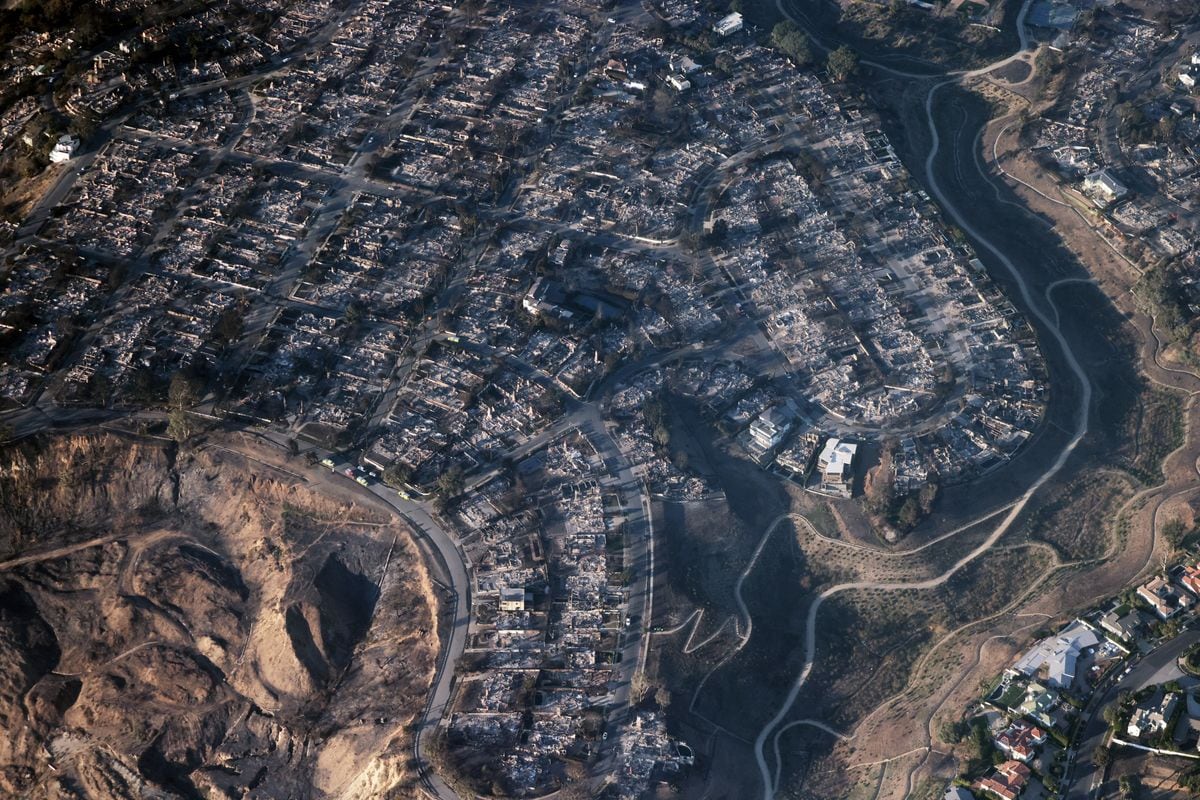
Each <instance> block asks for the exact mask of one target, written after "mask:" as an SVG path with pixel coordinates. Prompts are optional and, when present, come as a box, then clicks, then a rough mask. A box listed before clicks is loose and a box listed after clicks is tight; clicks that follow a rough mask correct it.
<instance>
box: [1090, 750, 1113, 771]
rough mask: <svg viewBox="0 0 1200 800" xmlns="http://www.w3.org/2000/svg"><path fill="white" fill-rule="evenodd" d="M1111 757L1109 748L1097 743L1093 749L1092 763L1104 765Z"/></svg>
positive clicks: (1099, 765) (1098, 765)
mask: <svg viewBox="0 0 1200 800" xmlns="http://www.w3.org/2000/svg"><path fill="white" fill-rule="evenodd" d="M1109 758H1110V756H1109V752H1108V748H1107V747H1105V746H1104V745H1102V744H1099V745H1096V749H1095V750H1093V751H1092V763H1093V764H1095V765H1096V766H1097V767H1103V766H1105V765H1107V764H1108V760H1109Z"/></svg>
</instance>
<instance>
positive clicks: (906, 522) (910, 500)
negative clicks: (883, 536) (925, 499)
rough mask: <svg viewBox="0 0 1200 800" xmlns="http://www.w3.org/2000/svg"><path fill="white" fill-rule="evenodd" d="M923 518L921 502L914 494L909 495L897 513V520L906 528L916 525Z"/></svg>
mask: <svg viewBox="0 0 1200 800" xmlns="http://www.w3.org/2000/svg"><path fill="white" fill-rule="evenodd" d="M920 519H921V504H920V502H918V501H917V498H916V497H915V496H914V495H911V494H910V495H909V496H908V497H906V498H904V503H903V504H902V505H901V506H900V511H899V512H897V514H896V520H897V522H899V523H900V524H901V525H902V526H903V527H904V528H905V529H908V528H911V527H912V526H914V525H916V524H917V522H918V521H919V520H920Z"/></svg>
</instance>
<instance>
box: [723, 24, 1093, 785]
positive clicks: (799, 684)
mask: <svg viewBox="0 0 1200 800" xmlns="http://www.w3.org/2000/svg"><path fill="white" fill-rule="evenodd" d="M1029 6H1030V2H1029V0H1026V2H1025V3H1024V4H1023V5H1022V8H1021V11H1020V13H1019V14H1018V16H1017V31H1018V35H1019V37H1020V40H1021V49H1020V50H1019V51H1018V52H1017V53H1014V54H1013V55H1011V56H1009V57H1007V58H1005V59H1001V60H1000V61H997V62H995V63H993V64H991V65H988V66H986V67H982V68H980V69H977V70H971V71H966V72H961V73H951V74H952V75H953V77H946V78H944V79H943V80H941V81H939V82H937V83H935V84H933V85H932V86H931V87H930V89H929V91H928V93H927V94H926V96H925V117H926V120H927V122H928V126H929V133H930V142H931V144H930V148H929V153H928V155H927V156H926V158H925V173H926V180H927V185H928V187H929V190H930V193H931V194H932V195H933V197H934V198H935V199H936V200H937V201H938V203H939V205H940V207H941V208H942V209H943V211H944V212H945V213H946V214H947V215H948V216H949V217H950V218H951V219H952V220H953V221H954V223H955V224H956V225H958V226H959V227H960V228H961V229H962V230H963V231H965V232H966V233H967V234H968V235H970V236H971V237H972V239H973V240H974V241H975V242H977V243H978V245H979V246H980V247H982V248H983V249H985V250H987V251H988V252H989V253H990V254H991V255H992V256H993V257H994V258H995V259H996V260H997V261H998V262H999V263H1000V264H1002V265H1003V266H1004V268H1005V269H1006V270H1007V271H1008V273H1009V274H1010V276H1011V277H1012V279H1013V281H1014V283H1015V284H1016V286H1017V288H1018V291H1019V292H1020V293H1021V297H1022V299H1023V300H1024V302H1025V305H1026V307H1027V308H1028V309H1029V312H1030V313H1032V314H1033V315H1034V316H1035V317H1037V319H1038V321H1039V322H1041V323H1042V325H1043V326H1044V327H1045V329H1046V330H1047V331H1048V332H1049V333H1050V335H1051V337H1052V338H1053V339H1054V341H1055V343H1056V344H1057V345H1058V347H1059V348H1060V350H1061V352H1062V354H1063V357H1064V359H1065V360H1066V363H1067V367H1068V368H1069V370H1070V372H1071V374H1072V375H1073V376H1074V377H1075V379H1076V380H1077V381H1078V382H1079V386H1080V390H1081V391H1080V397H1079V405H1078V409H1077V410H1076V414H1075V430H1074V432H1073V434H1072V436H1071V439H1070V441H1068V442H1067V444H1066V445H1065V446H1064V447H1063V449H1062V450H1061V451H1060V452H1059V454H1058V457H1057V458H1056V459H1055V460H1054V462H1053V463H1052V464H1051V465H1050V466H1049V467H1048V468H1047V469H1046V470H1045V471H1044V472H1042V474H1041V475H1040V476H1039V477H1038V478H1037V480H1036V481H1034V482H1033V484H1032V485H1030V486H1029V488H1028V489H1026V490H1025V492H1024V493H1023V494H1022V495H1021V496H1020V498H1019V499H1018V500H1017V501H1016V502H1015V503H1013V504H1012V505H1011V506H1009V508H1008V513H1007V514H1006V515H1005V516H1004V518H1003V520H1002V521H1001V522H1000V523H999V525H997V526H996V528H995V529H994V530H993V531H992V532H991V533H990V534H989V535H988V537H987V538H986V539H985V540H984V541H983V542H982V543H981V544H980V545H978V546H977V547H976V548H975V549H974V550H972V551H971V552H969V553H968V554H966V555H965V556H963V557H962V558H960V559H959V560H958V561H956V562H955V563H954V564H953V565H952V566H951V567H950V568H949V569H947V570H946V571H945V572H943V573H942V574H940V575H937V576H935V577H933V578H929V579H926V580H921V581H908V582H894V583H893V582H880V581H850V582H846V583H839V584H835V585H834V586H830V587H829V588H827V589H825V590H824V591H822V592H821V593H820V594H819V595H817V597H816V598H815V599H814V600H813V602H812V603H811V605H810V606H809V608H808V614H807V617H806V620H805V634H804V663H803V666H802V667H801V670H800V673H799V675H797V677H796V679H795V681H794V682H793V683H792V686H791V689H790V690H789V691H788V694H787V696H786V697H785V698H784V700H783V702H782V703H781V704H780V707H779V708H778V709H777V711H776V713H775V715H774V716H773V717H772V718H771V719H770V720H769V721H768V722H767V724H766V725H764V726H763V728H762V729H761V730H760V731H759V734H758V736H757V738H756V739H755V743H754V757H755V761H756V763H757V765H758V769H759V775H760V777H761V779H762V786H763V793H762V797H763V800H772V798H773V797H774V796H775V795H776V793H777V791H778V788H779V786H778V784H779V770H778V769H776V770H775V772H774V773H773V772H772V770H771V768H770V765H769V764H768V761H767V757H766V753H765V749H766V743H767V740H768V739H769V738H771V737H772V735H773V734H775V735H776V740H775V741H776V744H777V742H778V738H777V736H778V733H779V732H782V729H780V724H781V723H782V722H783V720H784V719H785V718H786V717H787V715H788V714H790V713H791V711H792V707H793V706H794V705H795V702H796V699H797V697H798V696H799V694H800V690H801V689H802V688H803V687H804V685H805V683H806V682H807V681H808V677H809V675H810V673H811V672H812V668H813V664H814V663H815V660H816V650H817V634H816V628H817V617H818V615H819V614H820V611H821V607H822V605H823V604H824V602H825V601H826V600H828V599H829V598H831V597H835V596H837V595H839V594H842V593H845V592H850V591H858V590H864V589H870V590H875V591H885V592H896V591H911V590H924V589H935V588H937V587H939V586H942V585H943V584H945V583H946V582H947V581H948V580H950V578H952V577H953V576H954V575H955V574H956V573H957V572H958V571H959V570H961V569H962V568H963V567H965V566H967V565H968V564H970V563H971V562H973V561H974V560H976V559H977V558H979V557H980V556H982V555H983V554H985V553H987V552H988V551H989V550H991V549H992V548H993V547H994V546H995V545H996V543H997V542H998V541H999V540H1000V538H1001V537H1003V536H1004V535H1005V534H1006V533H1008V531H1009V529H1010V528H1011V527H1012V525H1013V523H1014V522H1015V521H1016V520H1017V518H1018V517H1019V516H1020V514H1021V512H1023V511H1024V510H1025V507H1026V506H1027V505H1028V503H1029V501H1030V500H1031V499H1032V498H1033V496H1034V495H1035V494H1036V493H1037V492H1038V490H1040V489H1041V488H1042V487H1043V486H1044V485H1045V484H1046V483H1047V482H1048V481H1050V480H1051V479H1052V478H1053V477H1054V476H1055V475H1057V474H1058V472H1059V471H1060V470H1061V469H1062V468H1063V466H1064V465H1065V464H1066V462H1067V460H1068V459H1069V458H1070V456H1071V454H1072V453H1073V452H1074V451H1075V449H1076V448H1077V447H1078V445H1079V442H1080V441H1081V440H1082V439H1083V437H1084V436H1085V435H1086V434H1087V431H1088V423H1089V414H1090V409H1091V401H1092V383H1091V380H1090V379H1089V378H1088V376H1087V373H1086V372H1085V371H1084V369H1083V366H1082V365H1081V364H1080V362H1079V359H1078V357H1077V356H1076V355H1075V352H1074V350H1073V349H1072V348H1071V345H1070V342H1068V341H1067V338H1066V337H1065V336H1064V335H1063V333H1062V331H1061V330H1060V328H1059V325H1058V310H1057V306H1056V305H1055V304H1054V302H1053V299H1052V298H1047V301H1046V305H1048V307H1049V310H1050V312H1052V313H1053V317H1052V316H1051V314H1050V313H1047V307H1046V306H1044V305H1043V303H1042V302H1039V299H1038V298H1036V297H1035V296H1034V295H1033V292H1032V291H1031V290H1030V288H1029V284H1028V283H1027V282H1026V280H1025V277H1024V275H1022V274H1021V271H1020V269H1018V268H1017V266H1016V264H1015V263H1014V262H1013V261H1012V260H1011V259H1010V258H1009V257H1008V256H1007V255H1006V254H1005V253H1004V252H1003V251H1002V250H1001V249H1000V247H999V246H997V245H996V244H994V243H993V242H992V241H991V240H990V239H989V238H988V237H986V236H985V235H983V233H982V232H980V231H979V230H978V229H977V228H976V227H975V226H974V225H972V224H971V223H970V222H969V221H968V220H967V219H966V218H965V217H964V215H963V214H962V212H961V211H960V210H959V209H958V207H957V206H955V205H954V203H952V202H951V201H950V200H949V198H948V197H947V196H946V193H945V192H944V191H943V189H942V187H941V184H940V183H939V181H938V178H937V174H936V172H935V170H934V161H935V160H936V158H937V156H938V153H939V151H940V149H941V137H940V134H939V132H938V129H937V123H936V121H935V118H934V114H933V103H934V99H935V98H936V96H937V93H938V91H939V90H940V89H942V88H943V87H945V86H948V85H950V84H953V83H956V82H958V81H960V80H961V79H963V78H972V77H978V76H982V75H985V74H986V73H988V72H990V71H992V70H994V69H999V68H1002V67H1004V66H1006V65H1008V64H1010V63H1012V62H1013V61H1016V60H1024V59H1025V58H1026V57H1027V55H1028V53H1027V51H1028V50H1029V41H1028V38H1027V35H1026V32H1025V25H1024V21H1025V16H1026V14H1027V12H1028V10H1029ZM779 9H780V11H782V12H783V13H784V14H787V10H786V9H785V7H784V5H783V0H779ZM788 16H789V17H790V15H788ZM875 66H876V67H877V68H880V69H882V70H885V71H888V72H891V73H893V74H895V73H896V71H895V70H892V69H890V68H888V67H884V66H882V65H875ZM914 77H915V76H914ZM1031 77H1032V76H1030V77H1028V78H1026V80H1029V79H1031ZM740 583H741V582H740V581H739V588H740Z"/></svg>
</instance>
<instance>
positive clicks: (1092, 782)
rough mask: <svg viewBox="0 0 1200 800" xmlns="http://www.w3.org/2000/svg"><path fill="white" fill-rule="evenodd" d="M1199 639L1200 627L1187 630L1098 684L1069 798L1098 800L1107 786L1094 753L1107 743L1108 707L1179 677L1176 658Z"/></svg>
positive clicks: (1067, 782) (1069, 783) (1070, 776)
mask: <svg viewBox="0 0 1200 800" xmlns="http://www.w3.org/2000/svg"><path fill="white" fill-rule="evenodd" d="M1198 641H1200V630H1189V631H1185V632H1184V633H1182V634H1180V635H1179V636H1176V637H1175V638H1174V639H1172V640H1171V641H1169V642H1167V643H1166V644H1165V645H1163V646H1162V647H1159V648H1158V649H1156V650H1154V651H1152V652H1151V653H1150V654H1149V655H1147V656H1146V657H1145V658H1143V659H1142V660H1141V661H1139V662H1137V664H1136V665H1135V666H1134V668H1133V669H1132V670H1131V671H1130V672H1129V674H1128V675H1124V676H1114V678H1115V679H1110V680H1109V681H1108V682H1106V683H1105V684H1103V685H1101V686H1100V687H1097V689H1096V692H1095V693H1094V694H1093V695H1092V699H1091V700H1089V701H1088V704H1087V706H1086V707H1085V709H1084V714H1086V715H1087V716H1086V719H1085V722H1084V727H1083V733H1082V735H1081V736H1080V740H1079V746H1078V747H1077V748H1076V750H1075V760H1074V761H1073V762H1072V763H1071V765H1070V767H1068V770H1067V775H1066V777H1065V778H1064V780H1063V784H1064V785H1065V786H1066V787H1067V793H1066V800H1094V798H1097V797H1100V796H1102V791H1101V790H1103V789H1104V788H1105V787H1104V786H1103V785H1102V781H1103V778H1104V770H1103V769H1098V768H1097V767H1096V766H1095V764H1093V763H1092V753H1093V752H1094V751H1095V749H1096V748H1097V747H1100V746H1101V745H1103V744H1104V741H1105V738H1106V735H1107V733H1108V723H1107V722H1105V721H1104V713H1103V712H1104V708H1105V707H1106V706H1108V705H1109V704H1110V703H1112V702H1113V701H1114V700H1116V699H1117V695H1118V694H1119V693H1120V692H1121V691H1123V690H1126V689H1128V690H1132V691H1136V690H1138V689H1140V688H1142V687H1143V686H1146V685H1148V684H1151V683H1163V682H1165V681H1168V680H1171V679H1173V678H1175V677H1177V676H1178V674H1179V673H1178V671H1177V670H1173V669H1170V668H1171V667H1172V665H1174V663H1175V659H1176V658H1178V657H1179V655H1180V654H1181V653H1182V652H1183V651H1184V650H1186V649H1187V648H1188V647H1190V646H1191V645H1192V644H1194V643H1196V642H1198ZM1106 687H1107V688H1106ZM1108 788H1109V789H1110V790H1111V789H1115V787H1108Z"/></svg>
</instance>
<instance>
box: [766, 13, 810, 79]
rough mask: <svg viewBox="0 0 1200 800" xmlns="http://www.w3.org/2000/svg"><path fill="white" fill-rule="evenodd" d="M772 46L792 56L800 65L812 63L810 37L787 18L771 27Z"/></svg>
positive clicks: (795, 62)
mask: <svg viewBox="0 0 1200 800" xmlns="http://www.w3.org/2000/svg"><path fill="white" fill-rule="evenodd" d="M771 46H772V47H774V48H775V49H776V50H778V51H779V52H781V53H783V54H784V55H785V56H787V57H788V58H790V59H791V60H792V62H793V63H794V64H796V65H797V66H800V67H804V66H808V65H809V64H811V63H812V60H813V57H812V48H810V47H809V45H808V37H807V36H805V35H804V32H803V31H802V30H800V28H799V27H798V26H797V25H796V23H794V22H792V21H791V20H790V19H785V20H783V21H782V22H779V23H777V24H776V25H775V27H774V28H772V29H771Z"/></svg>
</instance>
